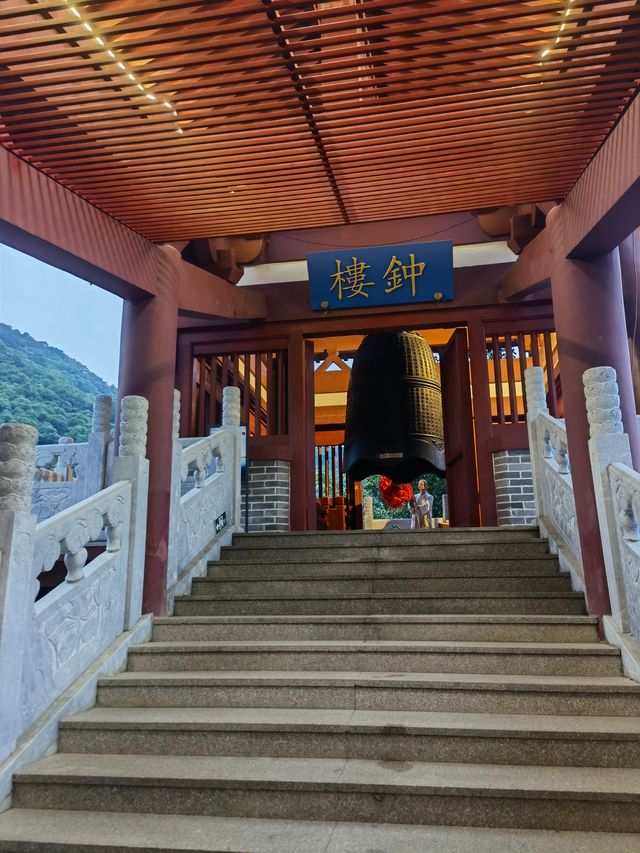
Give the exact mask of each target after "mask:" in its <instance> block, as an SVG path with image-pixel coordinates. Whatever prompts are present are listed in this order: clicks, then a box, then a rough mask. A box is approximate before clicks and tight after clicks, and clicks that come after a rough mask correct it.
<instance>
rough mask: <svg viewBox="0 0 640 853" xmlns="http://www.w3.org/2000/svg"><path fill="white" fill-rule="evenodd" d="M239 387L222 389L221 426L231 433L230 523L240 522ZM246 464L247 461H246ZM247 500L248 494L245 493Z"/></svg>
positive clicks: (240, 445) (236, 523)
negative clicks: (231, 496)
mask: <svg viewBox="0 0 640 853" xmlns="http://www.w3.org/2000/svg"><path fill="white" fill-rule="evenodd" d="M240 417H241V412H240V389H239V388H237V387H236V386H235V385H227V387H226V388H223V389H222V428H223V429H225V430H227V432H230V433H232V434H233V438H234V440H233V448H234V450H233V466H232V467H231V470H232V471H233V501H232V504H233V519H232V521H231V523H232V524H235V525H241V523H242V480H241V477H242V470H241V469H242V431H241V429H240ZM247 464H248V463H247ZM246 499H247V500H249V495H248V494H247V498H246Z"/></svg>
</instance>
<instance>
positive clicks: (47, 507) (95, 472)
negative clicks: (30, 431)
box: [32, 394, 113, 521]
mask: <svg viewBox="0 0 640 853" xmlns="http://www.w3.org/2000/svg"><path fill="white" fill-rule="evenodd" d="M111 409H112V399H111V397H109V396H108V395H106V394H99V395H98V396H96V398H95V400H94V403H93V415H92V427H91V433H90V435H89V439H88V441H86V442H79V443H77V444H76V443H75V442H74V441H73V439H72V438H71V437H69V436H61V438H60V439H59V441H58V443H57V444H41V445H38V447H37V451H36V453H37V455H36V477H35V482H34V483H33V489H32V509H33V512H34V513H35V515H36V516H37V518H38V521H44V520H45V519H46V518H51V517H52V516H53V515H55V514H56V513H58V512H62V510H64V509H67V508H68V507H70V506H73V505H74V504H76V503H78V502H79V501H81V500H84V498H87V497H89V495H94V494H96V492H99V491H100V490H101V489H103V488H104V487H105V485H106V483H107V474H108V470H109V468H110V463H111V457H112V455H113V442H112V437H111ZM45 468H48V469H51V470H53V471H54V472H55V473H56V474H57V477H56V479H55V480H53V481H47V480H44V479H43V478H42V475H41V474H39V472H40V471H41V470H42V469H45ZM69 475H70V476H69Z"/></svg>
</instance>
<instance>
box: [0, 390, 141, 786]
mask: <svg viewBox="0 0 640 853" xmlns="http://www.w3.org/2000/svg"><path fill="white" fill-rule="evenodd" d="M132 405H133V408H134V409H136V410H137V411H138V410H139V411H142V415H139V414H138V417H137V419H136V423H135V428H136V430H137V432H140V431H141V430H142V428H143V427H144V433H145V435H146V406H147V403H146V400H143V399H142V398H131V397H128V398H124V400H123V406H122V409H123V416H122V420H121V432H122V433H123V434H128V433H130V432H131V428H132V425H131V423H130V421H131V417H130V414H129V412H130V409H131V406H132ZM93 435H96V433H93ZM36 439H37V433H36V431H35V430H34V429H33V428H32V427H28V426H25V425H22V424H5V425H3V426H0V685H3V688H6V689H2V690H1V691H0V704H1V708H0V715H1V719H2V725H1V726H0V768H1V765H2V761H3V759H4V758H5V757H7V756H8V755H9V754H10V753H11V752H12V750H13V749H14V748H15V746H16V743H17V742H18V738H20V736H21V735H23V734H24V733H25V732H26V731H27V729H29V727H30V726H32V725H34V724H35V721H36V720H41V719H42V717H41V715H42V714H43V713H44V712H45V711H47V712H48V709H51V707H52V706H53V704H54V703H55V702H56V701H57V700H58V699H59V698H60V697H61V696H62V694H63V693H64V692H65V691H66V690H67V689H68V688H69V687H70V686H71V685H72V684H73V683H74V682H76V680H77V679H78V678H79V677H80V676H82V675H83V674H84V673H85V672H86V671H87V670H88V668H89V667H91V666H92V665H94V663H95V662H96V661H97V660H98V659H99V658H100V656H101V655H102V653H103V652H105V650H106V649H107V648H108V647H110V646H111V645H112V644H113V643H114V642H115V641H117V640H118V638H119V637H120V636H121V635H122V634H123V633H124V632H125V631H127V630H129V629H131V628H132V627H133V626H134V625H135V624H136V623H137V622H138V620H139V619H140V616H141V612H142V579H143V575H144V547H145V535H146V505H147V482H148V480H147V477H148V461H147V460H146V459H145V458H144V454H145V450H146V448H145V445H144V442H139V443H138V444H137V445H136V447H135V450H136V453H135V454H134V453H133V452H132V451H131V448H130V449H129V453H128V454H126V455H125V453H123V451H124V450H126V447H124V446H123V445H122V443H121V448H120V449H121V453H120V455H119V456H118V457H117V458H116V459H115V460H114V466H113V471H114V479H115V482H114V483H113V485H111V486H109V487H107V488H102V489H100V490H99V491H97V492H96V493H95V494H91V495H90V496H88V497H85V498H84V499H83V500H79V501H78V502H77V503H75V504H74V505H73V506H70V507H67V508H66V509H64V510H63V511H62V512H59V513H57V514H56V515H54V516H52V517H51V518H48V519H45V520H44V521H41V522H40V523H37V518H36V515H35V514H34V512H33V510H32V506H31V490H32V485H33V474H34V470H35V463H36V458H37V449H36ZM103 443H104V444H106V442H103ZM59 485H66V484H64V483H62V484H59ZM96 540H101V544H100V546H99V547H98V552H97V553H96V552H95V551H92V552H90V550H89V545H90V544H93V543H96ZM90 553H91V555H92V556H91V557H90ZM61 557H62V558H63V560H64V564H65V566H66V580H65V582H63V583H60V584H58V585H57V586H55V587H54V588H53V589H52V590H51V591H50V592H48V593H47V595H45V596H43V597H41V598H39V599H38V600H36V596H37V595H38V593H39V583H38V576H39V575H40V574H41V573H43V572H48V571H50V570H51V569H52V568H53V567H54V566H55V565H56V563H57V562H58V560H59V559H60V558H61ZM0 775H1V774H0ZM2 778H3V779H4V776H2Z"/></svg>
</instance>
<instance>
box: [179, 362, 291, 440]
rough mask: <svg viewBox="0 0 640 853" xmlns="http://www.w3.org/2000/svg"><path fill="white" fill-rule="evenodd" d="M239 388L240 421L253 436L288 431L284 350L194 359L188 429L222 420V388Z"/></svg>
mask: <svg viewBox="0 0 640 853" xmlns="http://www.w3.org/2000/svg"><path fill="white" fill-rule="evenodd" d="M232 385H233V386H236V387H237V388H239V389H240V411H241V420H242V423H243V425H246V426H247V428H248V432H249V435H250V436H251V437H254V438H260V437H263V436H272V435H286V434H287V433H288V429H289V427H288V406H287V351H286V350H280V349H278V350H269V351H264V352H244V353H243V352H227V353H221V354H219V355H206V356H200V357H198V358H196V359H195V360H194V370H193V393H192V401H193V403H192V413H191V433H192V434H193V435H206V434H207V433H208V432H209V429H210V428H211V427H216V426H219V425H220V424H221V423H222V390H223V388H225V387H226V386H232Z"/></svg>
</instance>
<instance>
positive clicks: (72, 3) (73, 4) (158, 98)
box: [64, 0, 184, 135]
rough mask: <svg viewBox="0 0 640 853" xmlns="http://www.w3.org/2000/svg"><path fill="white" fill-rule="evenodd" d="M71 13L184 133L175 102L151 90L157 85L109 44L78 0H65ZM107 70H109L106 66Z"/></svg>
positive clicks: (121, 70) (181, 132)
mask: <svg viewBox="0 0 640 853" xmlns="http://www.w3.org/2000/svg"><path fill="white" fill-rule="evenodd" d="M64 2H65V3H66V5H67V7H68V9H69V11H70V12H71V14H72V15H73V16H74V17H75V18H77V22H78V24H81V25H82V26H83V27H84V29H85V30H86V31H87V32H89V33H92V34H93V37H94V41H95V42H96V44H98V45H99V49H100V50H99V52H100V53H106V54H107V56H108V57H109V58H110V59H111V60H113V62H114V63H115V64H116V66H117V67H118V69H119V70H120V72H122V75H123V76H125V77H126V78H127V80H129V81H130V82H131V83H133V84H134V85H135V86H136V87H137V88H138V89H139V91H140V92H141V97H142V96H144V97H145V98H146V99H147V100H149V101H152V102H155V103H157V104H158V105H161V106H163V107H164V108H165V109H166V110H167V111H168V112H170V113H171V117H172V119H173V125H174V127H175V129H176V133H178V134H180V135H182V134H183V133H184V129H183V128H182V127H181V126H180V123H179V121H178V119H179V116H178V111H177V110H176V108H175V106H174V105H173V103H172V102H171V101H170V100H169V99H168V98H165V97H164V96H162V95H156V94H155V93H154V92H152V91H151V89H152V87H153V86H154V85H155V84H153V83H146V84H145V83H143V81H142V80H141V79H140V77H139V76H138V75H136V73H135V72H134V71H133V70H132V68H131V67H130V65H129V64H128V63H127V60H126V57H124V56H123V55H122V53H121V51H119V50H117V49H115V48H114V47H113V46H109V45H108V44H107V42H106V40H105V38H104V36H103V35H99V34H98V31H97V29H96V27H95V26H94V25H93V24H92V23H91V21H89V20H88V19H87V18H85V16H84V15H83V13H82V11H81V10H80V9H79V8H78V0H64ZM103 67H104V66H103ZM105 70H107V69H106V68H105ZM109 73H110V75H111V76H113V73H112V72H109Z"/></svg>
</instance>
